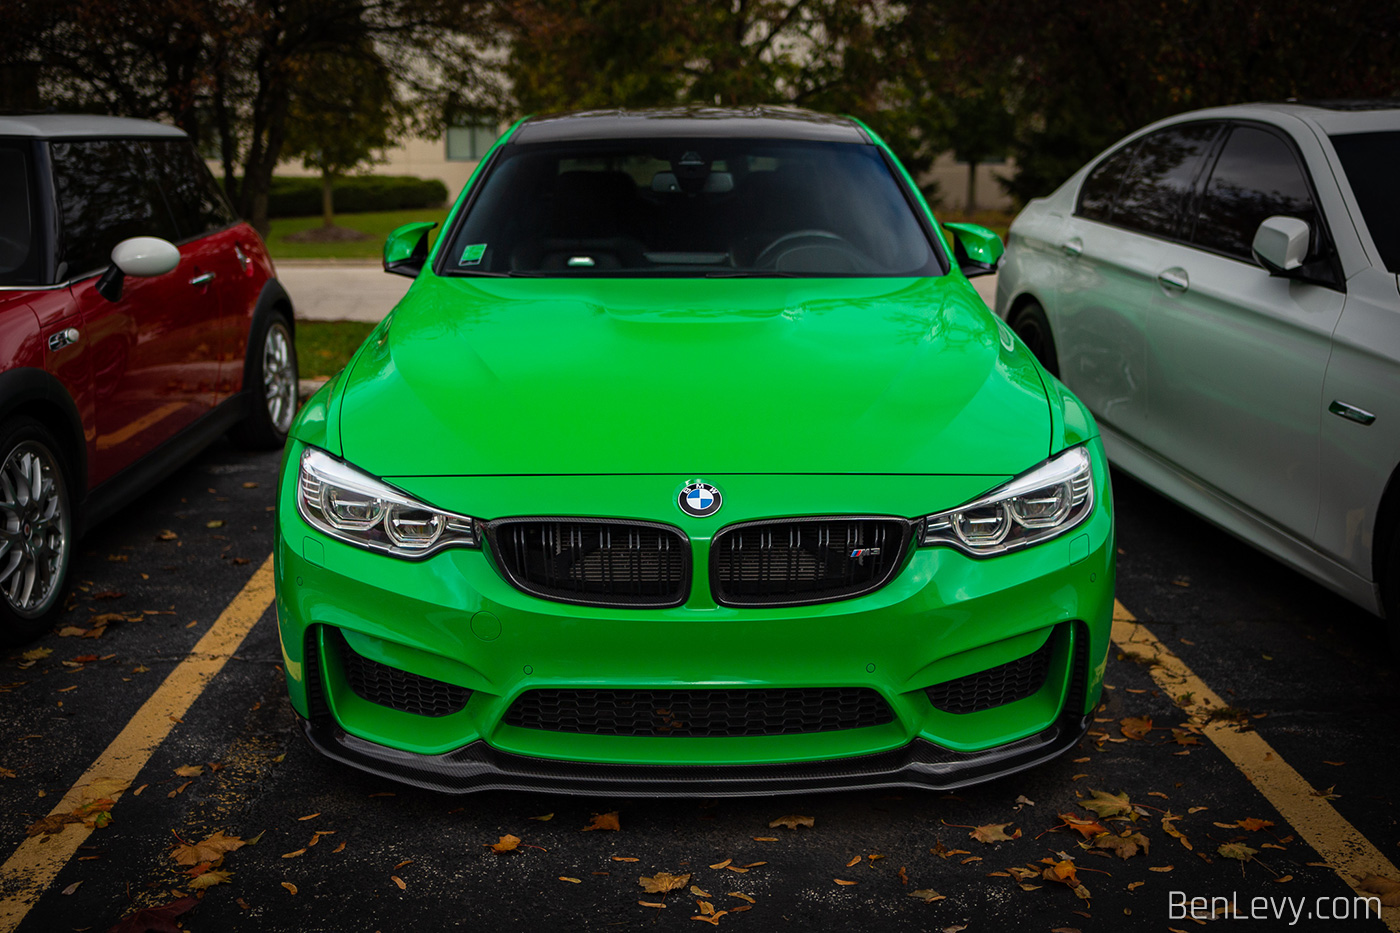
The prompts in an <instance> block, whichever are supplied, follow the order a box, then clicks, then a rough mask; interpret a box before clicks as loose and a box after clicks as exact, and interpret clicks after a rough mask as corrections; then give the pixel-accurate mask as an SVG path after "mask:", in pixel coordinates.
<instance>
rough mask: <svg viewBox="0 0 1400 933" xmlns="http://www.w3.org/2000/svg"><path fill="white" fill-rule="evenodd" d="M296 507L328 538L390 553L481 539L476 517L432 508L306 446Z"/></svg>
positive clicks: (414, 553) (423, 552) (411, 553)
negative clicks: (478, 533)
mask: <svg viewBox="0 0 1400 933" xmlns="http://www.w3.org/2000/svg"><path fill="white" fill-rule="evenodd" d="M297 508H298V510H299V511H300V512H301V517H302V518H304V519H306V520H307V521H308V522H310V523H311V524H312V525H314V526H315V527H316V528H318V529H320V530H321V531H324V532H325V533H326V534H328V535H330V536H331V537H332V538H338V539H339V540H341V541H344V542H345V543H347V544H354V545H357V546H359V547H362V548H368V549H369V550H371V551H380V552H382V553H384V554H392V555H394V556H395V557H426V556H427V555H429V554H432V553H434V552H436V551H440V550H442V549H443V548H446V547H476V546H477V543H478V541H479V540H480V539H479V537H478V535H477V521H476V519H474V518H471V517H469V516H466V515H457V514H455V513H453V512H444V511H442V510H440V509H435V508H433V507H432V506H431V505H427V504H426V503H423V502H419V501H418V500H417V499H414V498H412V497H411V496H408V495H406V494H405V493H403V492H402V491H401V490H398V489H395V488H394V487H392V486H390V485H388V484H387V483H383V482H381V481H379V480H377V479H375V478H374V477H372V476H369V475H368V474H365V473H361V472H360V471H359V470H357V469H355V468H354V467H352V466H350V464H348V463H346V462H345V461H343V460H337V459H336V458H335V457H332V456H331V455H330V454H328V453H326V452H325V451H323V450H316V449H315V448H311V447H308V448H307V449H306V451H305V452H304V453H302V455H301V470H300V472H299V473H298V474H297Z"/></svg>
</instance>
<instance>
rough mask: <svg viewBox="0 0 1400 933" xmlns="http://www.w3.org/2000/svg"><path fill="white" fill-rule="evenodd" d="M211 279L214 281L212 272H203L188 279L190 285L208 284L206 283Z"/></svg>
mask: <svg viewBox="0 0 1400 933" xmlns="http://www.w3.org/2000/svg"><path fill="white" fill-rule="evenodd" d="M212 281H214V273H212V272H205V273H203V274H202V275H196V276H195V277H194V278H192V279H190V284H191V285H208V284H209V283H210V282H212Z"/></svg>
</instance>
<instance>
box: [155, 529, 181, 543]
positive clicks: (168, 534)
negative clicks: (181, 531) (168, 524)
mask: <svg viewBox="0 0 1400 933" xmlns="http://www.w3.org/2000/svg"><path fill="white" fill-rule="evenodd" d="M178 537H180V536H179V535H177V534H176V533H175V532H173V531H171V530H170V529H169V528H165V529H163V530H162V531H161V533H160V534H158V535H156V540H157V541H174V540H175V539H176V538H178Z"/></svg>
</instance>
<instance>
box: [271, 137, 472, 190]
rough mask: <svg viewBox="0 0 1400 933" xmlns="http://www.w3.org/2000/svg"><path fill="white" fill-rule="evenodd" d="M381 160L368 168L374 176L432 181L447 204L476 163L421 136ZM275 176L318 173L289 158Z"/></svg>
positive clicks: (460, 188) (393, 149)
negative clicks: (444, 192)
mask: <svg viewBox="0 0 1400 933" xmlns="http://www.w3.org/2000/svg"><path fill="white" fill-rule="evenodd" d="M383 155H384V158H385V161H383V162H377V163H375V164H374V165H371V166H369V171H370V173H371V174H374V175H417V176H418V177H419V178H436V179H437V180H438V181H440V182H442V183H443V184H444V185H446V186H447V203H449V204H451V203H452V202H453V201H454V200H456V198H457V195H458V194H460V193H461V191H462V188H463V187H465V186H466V184H467V179H469V178H471V174H472V172H473V171H474V170H475V169H476V165H477V161H476V160H475V159H473V160H471V161H464V160H458V159H448V158H447V141H446V140H444V139H427V138H424V137H421V136H417V137H412V138H409V139H405V140H403V141H402V142H400V143H399V144H398V145H396V146H393V147H391V148H389V149H387V150H385V151H384V153H383ZM277 174H278V175H289V176H294V177H295V176H319V174H320V173H319V172H316V171H313V170H308V169H306V168H304V167H303V166H302V164H301V160H300V159H290V160H286V161H283V162H281V163H280V164H279V165H278V166H277Z"/></svg>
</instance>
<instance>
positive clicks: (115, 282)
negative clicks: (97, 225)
mask: <svg viewBox="0 0 1400 933" xmlns="http://www.w3.org/2000/svg"><path fill="white" fill-rule="evenodd" d="M179 264H180V248H179V247H178V246H176V245H175V244H174V243H171V242H170V241H169V240H163V239H161V238H160V237H158V236H134V237H131V238H130V239H127V240H122V241H121V242H120V243H118V244H117V245H116V246H114V247H112V264H111V265H110V266H108V267H107V271H106V272H104V273H102V277H101V278H100V279H98V280H97V293H98V294H99V295H101V296H102V297H103V298H106V299H107V300H108V301H120V300H121V297H122V282H123V281H124V279H125V277H126V276H128V275H134V276H136V277H137V278H143V279H148V278H152V277H153V276H157V275H165V273H167V272H169V271H170V270H172V269H174V268H175V267H176V266H178V265H179Z"/></svg>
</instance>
